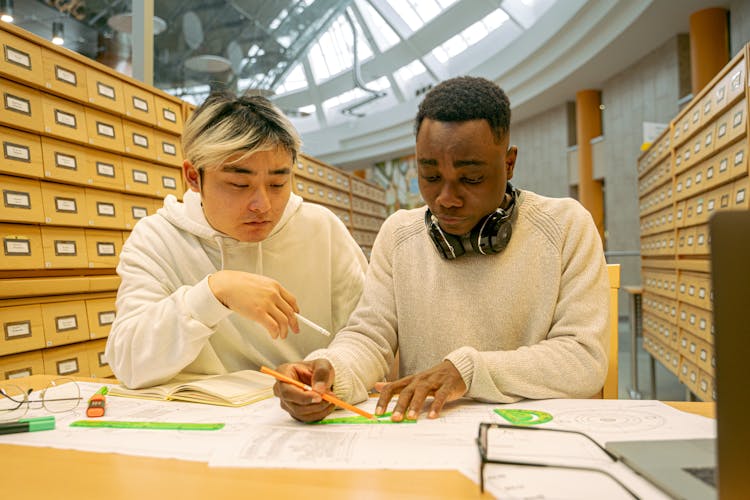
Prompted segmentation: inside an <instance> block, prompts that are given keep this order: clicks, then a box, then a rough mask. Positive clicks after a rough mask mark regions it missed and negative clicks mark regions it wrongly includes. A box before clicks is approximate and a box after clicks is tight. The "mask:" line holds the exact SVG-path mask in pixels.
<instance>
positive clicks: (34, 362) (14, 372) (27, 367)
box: [0, 351, 44, 380]
mask: <svg viewBox="0 0 750 500" xmlns="http://www.w3.org/2000/svg"><path fill="white" fill-rule="evenodd" d="M43 373H44V361H43V360H42V351H30V352H24V353H21V354H13V355H10V356H3V357H0V380H11V379H15V378H22V377H29V376H31V375H42V374H43Z"/></svg>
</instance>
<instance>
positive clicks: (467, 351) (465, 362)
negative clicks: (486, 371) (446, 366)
mask: <svg viewBox="0 0 750 500" xmlns="http://www.w3.org/2000/svg"><path fill="white" fill-rule="evenodd" d="M476 354H477V350H476V349H474V348H473V347H468V346H464V347H459V348H458V349H456V350H455V351H453V352H451V353H450V354H448V355H447V356H446V357H444V358H443V359H444V360H446V359H447V360H448V361H450V362H451V363H453V366H455V367H456V369H457V370H458V373H460V374H461V378H462V379H463V380H464V384H466V393H467V394H468V393H469V391H471V381H472V380H473V378H474V356H475V355H476Z"/></svg>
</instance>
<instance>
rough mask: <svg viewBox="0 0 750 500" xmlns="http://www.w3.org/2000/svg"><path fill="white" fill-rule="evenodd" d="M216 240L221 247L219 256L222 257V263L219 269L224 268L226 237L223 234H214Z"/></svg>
mask: <svg viewBox="0 0 750 500" xmlns="http://www.w3.org/2000/svg"><path fill="white" fill-rule="evenodd" d="M214 241H215V242H216V245H218V247H219V256H220V257H221V265H220V267H219V271H221V270H223V269H224V261H225V257H224V238H222V237H221V236H214Z"/></svg>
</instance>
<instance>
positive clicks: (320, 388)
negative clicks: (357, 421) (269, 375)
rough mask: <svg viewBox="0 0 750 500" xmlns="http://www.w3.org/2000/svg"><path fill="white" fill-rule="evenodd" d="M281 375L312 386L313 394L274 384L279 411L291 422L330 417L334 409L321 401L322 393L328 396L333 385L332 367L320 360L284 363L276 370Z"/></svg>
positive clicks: (290, 386) (282, 384)
mask: <svg viewBox="0 0 750 500" xmlns="http://www.w3.org/2000/svg"><path fill="white" fill-rule="evenodd" d="M277 371H279V372H280V373H282V374H284V375H286V376H288V377H290V378H293V379H295V380H299V381H300V382H302V383H303V384H307V385H310V386H312V387H313V388H314V389H315V390H314V391H305V390H302V389H299V388H297V387H295V386H294V385H292V384H288V383H284V382H276V384H274V387H273V392H274V394H275V395H276V396H277V397H278V398H279V399H280V401H281V403H280V404H281V408H282V409H284V410H285V411H287V412H288V413H289V414H290V415H291V416H292V417H293V418H295V419H297V420H300V421H302V422H314V421H317V420H321V419H322V418H324V417H326V416H327V415H328V414H330V413H331V412H332V411H333V410H334V408H335V406H334V405H333V404H331V403H329V402H328V401H325V400H324V399H323V398H322V397H321V393H324V392H330V388H331V386H332V385H333V380H334V376H335V374H334V370H333V367H332V366H331V364H330V363H329V362H328V361H326V360H322V359H318V360H314V361H306V362H301V363H286V364H283V365H280V366H279V367H278V368H277Z"/></svg>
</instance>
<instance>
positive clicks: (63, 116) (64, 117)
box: [55, 109, 78, 128]
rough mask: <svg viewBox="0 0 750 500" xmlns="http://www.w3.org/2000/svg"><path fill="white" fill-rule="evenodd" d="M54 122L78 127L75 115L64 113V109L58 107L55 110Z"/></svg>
mask: <svg viewBox="0 0 750 500" xmlns="http://www.w3.org/2000/svg"><path fill="white" fill-rule="evenodd" d="M55 123H57V124H58V125H63V126H65V127H70V128H77V127H78V124H77V123H76V116H75V115H72V114H70V113H66V112H65V111H60V110H59V109H56V110H55Z"/></svg>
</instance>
